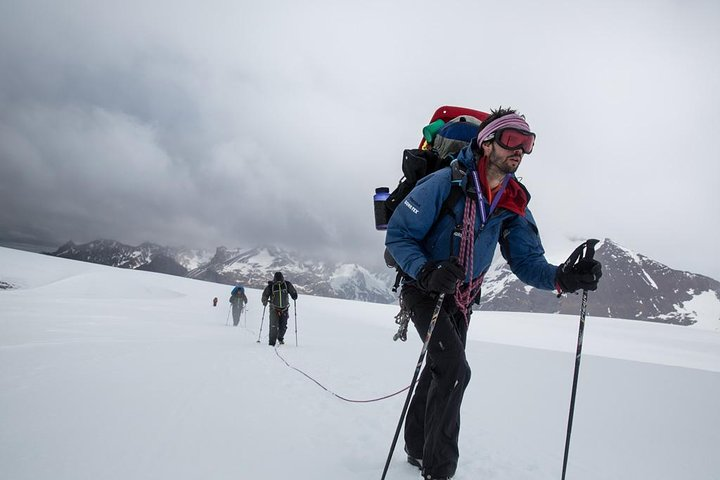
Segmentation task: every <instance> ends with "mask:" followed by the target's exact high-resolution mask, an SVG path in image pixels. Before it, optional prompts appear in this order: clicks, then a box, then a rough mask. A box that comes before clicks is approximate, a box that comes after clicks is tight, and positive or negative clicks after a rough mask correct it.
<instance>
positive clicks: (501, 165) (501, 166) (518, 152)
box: [483, 141, 524, 173]
mask: <svg viewBox="0 0 720 480" xmlns="http://www.w3.org/2000/svg"><path fill="white" fill-rule="evenodd" d="M488 143H489V146H488V144H483V149H485V155H486V156H487V157H488V162H489V164H490V165H492V166H493V167H495V168H497V169H498V170H500V171H501V172H503V173H515V172H516V171H517V169H518V167H519V166H520V162H522V158H523V155H524V154H523V151H522V149H521V148H516V149H513V150H508V149H506V148H503V147H501V146H500V145H498V144H497V142H494V141H493V142H488Z"/></svg>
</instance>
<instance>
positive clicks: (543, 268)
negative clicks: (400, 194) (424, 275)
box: [385, 147, 557, 290]
mask: <svg viewBox="0 0 720 480" xmlns="http://www.w3.org/2000/svg"><path fill="white" fill-rule="evenodd" d="M456 161H457V162H459V163H460V164H461V165H462V166H463V168H465V169H467V171H468V175H465V176H463V178H462V179H461V180H456V181H457V182H459V183H460V186H461V187H462V188H463V190H464V191H465V192H466V193H467V189H468V179H469V177H470V175H469V172H470V170H471V169H475V162H474V159H473V153H472V151H471V149H470V147H466V148H465V149H463V150H462V151H461V152H460V153H459V155H458V159H457V160H456ZM452 181H453V179H452V167H446V168H443V169H442V170H438V171H437V172H435V173H433V174H431V175H428V176H426V177H424V178H423V179H421V180H420V181H419V182H418V183H417V185H416V186H415V188H414V189H413V190H412V191H411V192H410V193H409V194H408V196H407V197H405V199H404V200H403V202H402V204H400V205H398V207H397V209H396V210H395V212H394V213H393V215H392V217H391V218H390V221H389V223H388V228H387V234H386V237H385V246H386V247H387V248H388V250H389V251H390V254H391V255H392V256H393V258H394V259H395V261H396V262H397V263H398V265H399V266H400V268H401V269H402V270H403V272H405V273H406V274H408V275H409V276H411V277H412V278H414V279H417V276H418V274H419V273H420V270H421V269H422V267H423V265H425V264H426V263H427V262H429V261H431V260H446V259H448V258H449V257H451V256H458V253H459V251H460V236H459V234H455V226H456V223H460V222H461V221H462V217H463V212H464V210H465V202H466V200H468V197H467V196H466V195H463V196H462V198H461V199H460V200H459V201H458V202H457V204H456V205H454V206H452V209H453V212H454V215H448V214H441V209H442V206H443V203H444V202H445V200H446V199H447V198H448V196H449V195H450V189H451V187H452V183H451V182H452ZM470 183H472V182H470ZM468 195H472V196H475V193H474V189H473V191H472V192H470V193H469V194H468ZM476 198H477V197H476ZM483 201H484V202H485V211H486V212H487V211H489V210H490V205H489V204H488V203H487V201H485V200H483ZM440 215H443V216H442V217H441V218H440V219H439V220H438V216H440ZM456 219H457V220H456ZM436 221H437V222H436ZM481 224H482V218H481V214H480V208H478V209H477V215H476V219H475V244H474V249H473V252H474V256H473V272H472V276H473V278H478V277H480V276H481V275H483V274H484V273H485V272H486V271H487V269H488V268H489V267H490V264H491V262H492V259H493V255H494V253H495V246H496V245H497V244H498V243H500V251H501V253H502V255H503V257H504V258H505V260H506V261H507V262H508V265H509V266H510V268H511V269H512V271H513V273H514V274H515V275H517V277H518V278H519V279H520V280H522V281H523V282H524V283H526V284H528V285H532V286H533V287H536V288H540V289H544V290H552V289H554V288H555V272H556V270H557V266H555V265H551V264H549V263H548V262H547V260H545V250H544V249H543V247H542V243H541V242H540V236H539V235H538V230H537V227H536V225H535V220H534V219H533V217H532V214H531V213H530V210H528V209H526V210H525V216H521V215H519V214H517V213H514V212H510V211H508V210H506V209H503V208H497V209H496V210H495V212H493V213H492V215H491V216H490V218H489V219H488V221H487V223H486V225H485V227H484V228H483V230H482V231H480V227H481ZM478 232H479V233H478ZM469 280H470V275H468V277H467V278H466V281H469Z"/></svg>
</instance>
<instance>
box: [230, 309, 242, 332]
mask: <svg viewBox="0 0 720 480" xmlns="http://www.w3.org/2000/svg"><path fill="white" fill-rule="evenodd" d="M242 312H243V306H242V305H237V304H235V303H233V304H232V317H233V325H234V326H236V327H237V326H238V323H240V315H242Z"/></svg>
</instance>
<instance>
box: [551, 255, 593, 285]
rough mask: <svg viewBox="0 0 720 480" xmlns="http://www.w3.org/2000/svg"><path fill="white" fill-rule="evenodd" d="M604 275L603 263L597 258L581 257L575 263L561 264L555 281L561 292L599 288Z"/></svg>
mask: <svg viewBox="0 0 720 480" xmlns="http://www.w3.org/2000/svg"><path fill="white" fill-rule="evenodd" d="M600 277H602V265H600V262H598V261H597V260H595V259H585V258H583V259H581V260H579V261H578V262H577V263H576V264H574V265H560V266H559V267H558V269H557V273H556V274H555V283H557V286H558V290H560V291H561V292H568V293H573V292H575V291H577V290H597V286H598V280H600Z"/></svg>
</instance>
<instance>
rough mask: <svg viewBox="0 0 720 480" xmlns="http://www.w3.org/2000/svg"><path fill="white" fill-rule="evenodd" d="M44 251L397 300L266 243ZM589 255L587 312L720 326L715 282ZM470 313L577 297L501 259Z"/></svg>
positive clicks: (342, 266)
mask: <svg viewBox="0 0 720 480" xmlns="http://www.w3.org/2000/svg"><path fill="white" fill-rule="evenodd" d="M48 254H49V255H53V256H57V257H63V258H70V259H75V260H82V261H86V262H92V263H99V264H103V265H111V266H115V267H121V268H133V269H139V270H148V271H153V272H159V273H166V274H171V275H178V276H184V277H190V278H195V279H198V280H206V281H211V282H217V283H225V284H228V285H235V284H238V283H239V284H242V285H244V286H246V287H250V288H260V289H261V288H264V287H265V285H266V284H267V281H268V280H269V279H271V278H272V276H273V273H274V272H276V271H282V272H283V274H284V275H285V278H287V279H288V280H290V281H292V282H293V284H294V285H296V287H297V289H298V291H299V292H300V293H304V294H310V295H318V296H325V297H333V298H344V299H351V300H362V301H368V302H375V303H392V302H395V301H397V296H396V294H394V293H393V292H392V291H391V285H392V283H393V282H394V279H395V274H394V273H395V272H394V271H391V270H385V271H383V272H377V271H371V270H370V269H368V268H365V267H363V266H361V265H357V264H347V263H332V262H327V261H322V260H318V259H312V258H305V257H302V256H300V255H298V254H297V253H294V252H289V251H286V250H282V249H279V248H277V247H273V246H262V247H253V248H235V249H230V248H226V247H218V248H217V249H216V251H215V252H214V253H213V252H211V251H206V250H197V249H188V248H178V247H167V246H161V245H157V244H153V243H143V244H141V245H138V246H130V245H124V244H122V243H120V242H116V241H113V240H97V241H94V242H90V243H86V244H82V245H76V244H74V243H73V242H68V243H66V244H64V245H62V246H61V247H60V248H58V249H57V250H56V251H55V252H52V253H48ZM595 258H596V259H598V260H599V261H600V262H601V263H602V265H603V277H602V280H601V282H600V284H599V287H598V290H597V291H595V292H591V294H590V295H591V301H590V302H589V308H588V312H589V314H590V315H593V316H598V317H613V318H624V319H634V320H644V321H652V322H660V323H669V324H676V325H693V324H695V323H697V322H698V321H700V320H702V321H703V322H710V323H714V324H716V325H717V326H718V327H720V282H718V281H716V280H714V279H712V278H709V277H705V276H702V275H697V274H693V273H690V272H685V271H680V270H673V269H671V268H669V267H667V266H666V265H663V264H662V263H660V262H657V261H655V260H653V259H651V258H648V257H646V256H644V255H642V254H638V253H635V252H633V251H631V250H629V249H627V248H624V247H622V246H621V245H619V244H617V243H615V242H613V241H612V240H610V239H605V240H604V241H602V242H601V243H600V244H598V246H597V247H596V254H595ZM476 308H478V309H480V310H492V311H515V312H532V313H568V314H575V313H577V312H579V309H580V295H563V296H561V297H560V298H557V297H556V295H555V294H554V293H553V292H548V291H544V290H538V289H536V288H533V287H530V286H528V285H525V284H524V283H522V282H521V281H520V280H518V279H517V277H515V275H514V274H513V273H512V272H511V271H510V268H509V267H508V265H507V264H506V263H505V262H504V260H503V259H502V258H500V259H499V260H497V261H495V262H494V263H493V265H492V266H491V268H490V270H489V271H488V273H487V275H486V276H485V281H484V283H483V292H482V297H481V301H480V304H479V306H477V307H476Z"/></svg>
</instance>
